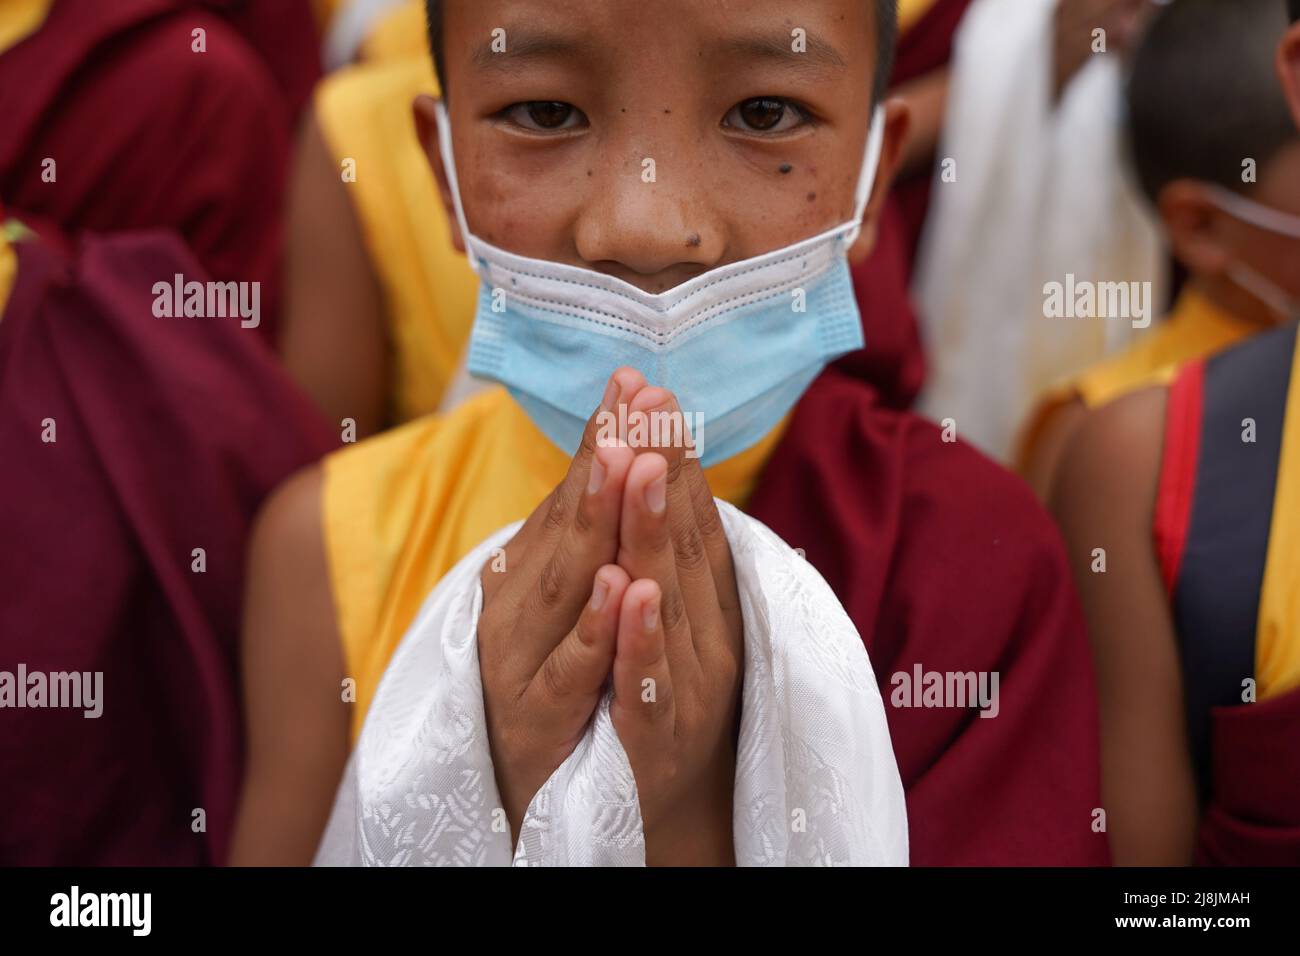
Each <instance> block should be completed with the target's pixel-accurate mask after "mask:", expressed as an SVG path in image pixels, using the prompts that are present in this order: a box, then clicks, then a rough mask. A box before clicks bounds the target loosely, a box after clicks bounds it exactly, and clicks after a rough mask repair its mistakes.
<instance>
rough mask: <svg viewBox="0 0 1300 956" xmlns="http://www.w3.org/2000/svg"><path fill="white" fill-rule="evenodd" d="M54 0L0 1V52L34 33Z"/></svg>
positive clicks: (43, 20)
mask: <svg viewBox="0 0 1300 956" xmlns="http://www.w3.org/2000/svg"><path fill="white" fill-rule="evenodd" d="M53 5H54V0H4V2H2V3H0V53H3V52H4V51H5V50H7V49H9V48H10V47H11V46H14V45H15V44H17V43H21V42H22V41H23V40H25V39H27V38H28V37H29V36H31V35H32V34H33V33H35V32H36V31H37V30H38V29H40V26H41V24H42V23H44V22H45V17H46V16H47V15H48V14H49V12H50V7H51V6H53Z"/></svg>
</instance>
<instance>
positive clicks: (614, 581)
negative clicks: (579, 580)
mask: <svg viewBox="0 0 1300 956" xmlns="http://www.w3.org/2000/svg"><path fill="white" fill-rule="evenodd" d="M630 583H631V580H630V579H629V578H628V576H627V572H626V571H624V570H623V569H622V568H620V567H619V566H618V565H616V564H607V565H605V566H604V567H602V568H601V569H600V570H599V571H597V572H596V576H595V579H594V581H593V583H592V588H591V595H590V597H589V598H588V600H587V603H586V605H584V606H583V609H582V613H581V614H580V615H579V616H578V623H577V625H576V626H575V627H574V629H573V630H571V631H570V632H569V633H568V635H567V636H566V637H565V638H564V640H562V641H561V642H560V644H559V646H558V647H556V648H555V650H554V651H552V652H551V655H550V656H549V657H547V658H546V660H545V662H543V664H542V666H541V669H540V670H538V672H537V676H536V677H534V678H533V680H532V682H531V683H530V684H529V685H528V688H527V690H525V692H524V694H525V697H526V698H528V699H529V701H530V703H527V704H525V708H526V710H527V712H528V713H533V714H551V715H554V716H555V717H556V718H558V719H560V720H562V721H564V722H565V723H566V724H567V725H575V724H576V723H577V722H578V721H582V720H585V719H586V718H587V717H590V716H591V712H592V710H593V709H594V708H595V706H596V699H597V696H598V695H599V693H600V690H601V688H602V687H603V686H604V684H605V679H606V678H608V677H609V674H610V669H611V668H612V667H613V666H614V649H615V646H616V644H617V641H618V622H619V610H620V608H621V607H622V606H623V594H624V592H626V591H627V586H628V585H629V584H630Z"/></svg>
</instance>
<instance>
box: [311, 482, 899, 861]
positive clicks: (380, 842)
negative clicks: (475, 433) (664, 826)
mask: <svg viewBox="0 0 1300 956" xmlns="http://www.w3.org/2000/svg"><path fill="white" fill-rule="evenodd" d="M718 508H719V510H720V511H721V514H722V519H723V524H724V526H725V528H726V532H727V538H728V540H729V542H730V544H731V550H732V556H733V560H734V563H735V568H736V579H737V584H738V587H739V592H740V600H741V609H742V615H743V619H744V630H745V638H744V641H745V643H744V673H743V684H742V707H741V727H740V741H739V751H738V755H737V766H736V787H735V811H734V837H735V848H736V860H737V863H739V864H741V865H752V866H762V865H826V864H845V865H892V866H905V865H906V864H907V816H906V810H905V806H904V799H903V787H902V783H901V781H900V779H899V775H898V767H897V765H896V764H895V761H894V754H893V750H892V747H891V745H890V740H889V731H888V727H887V726H886V723H885V712H884V705H883V703H882V701H881V697H880V692H879V689H878V687H877V684H876V678H875V675H874V673H873V672H872V669H871V664H870V662H869V661H868V659H867V652H866V649H865V648H864V646H863V644H862V640H861V639H860V638H859V636H858V633H857V631H856V630H855V629H854V627H853V624H852V622H851V621H850V620H849V618H848V615H847V614H846V613H845V612H844V609H843V608H842V607H841V606H840V604H839V601H838V600H837V599H836V598H835V595H834V594H833V593H832V591H831V589H830V587H829V586H828V585H827V584H826V582H825V581H824V580H822V578H821V576H820V575H819V574H818V573H817V572H816V571H815V570H814V569H813V568H812V566H811V565H810V564H808V563H807V562H806V561H805V560H804V559H803V558H802V557H800V556H799V555H798V554H796V553H795V552H794V551H792V550H791V549H790V548H789V547H788V546H787V545H786V544H785V543H784V542H783V541H782V540H781V539H780V538H778V537H777V536H776V535H775V534H773V533H772V532H771V531H770V530H768V529H767V528H766V527H764V526H763V525H762V524H760V523H759V522H757V521H755V520H754V519H752V518H749V517H747V516H745V515H743V514H741V513H740V512H739V511H737V510H736V509H734V508H732V507H731V506H730V505H728V504H726V503H725V502H722V501H719V502H718ZM518 527H519V525H513V526H511V527H508V528H504V529H502V530H501V531H499V532H497V533H496V534H494V535H492V536H491V537H490V538H488V539H487V540H486V541H484V542H483V543H482V544H481V545H480V546H479V547H478V548H477V549H475V551H474V552H472V553H471V554H469V555H468V556H467V557H465V559H464V560H462V561H461V562H460V563H459V564H458V565H457V566H456V567H455V568H454V569H452V571H451V572H450V573H449V574H448V575H447V576H446V577H445V578H444V579H443V580H442V581H441V582H440V583H439V584H438V586H437V587H436V588H435V589H434V590H433V592H432V593H430V595H429V597H428V598H427V599H426V601H425V603H424V605H423V607H422V608H421V610H420V612H419V614H418V615H417V617H416V619H415V622H414V623H413V624H412V625H411V627H410V629H409V630H408V631H407V633H406V635H405V636H404V637H403V639H402V642H401V644H400V645H399V646H398V648H397V651H396V652H395V653H394V655H393V658H392V661H391V662H390V663H389V666H388V669H387V671H386V672H385V673H384V676H383V678H382V679H381V681H380V684H379V688H378V690H377V692H376V695H375V699H374V702H373V703H372V705H371V708H370V711H369V713H368V714H367V716H366V721H365V725H364V727H363V729H362V732H361V736H360V739H359V740H358V742H357V746H356V748H355V750H354V751H353V754H352V757H351V759H350V760H349V761H348V766H347V770H346V772H345V774H344V778H343V782H342V785H341V786H340V788H339V791H338V796H337V798H336V801H335V805H334V809H333V813H332V815H331V818H330V821H329V824H328V826H327V828H326V831H325V835H324V837H323V838H322V840H321V844H320V847H319V849H318V850H317V855H316V864H317V865H326V866H329V865H336V866H338V865H341V866H399V865H461V866H475V865H498V866H506V865H510V864H511V863H512V862H513V863H514V864H515V865H528V866H550V865H598V866H638V865H644V863H645V845H644V836H643V833H642V825H641V815H640V811H639V809H638V803H637V793H636V784H635V781H634V779H633V775H632V769H631V767H630V765H629V764H628V760H627V755H626V754H625V752H624V750H623V747H622V745H621V744H620V743H619V739H618V735H617V733H616V732H615V730H614V726H613V723H612V722H611V720H610V715H609V698H608V696H607V697H606V698H605V700H604V701H603V702H602V703H601V704H600V705H599V706H598V708H597V711H596V714H595V715H594V718H593V720H592V722H591V724H590V725H589V726H588V728H587V732H586V734H585V736H584V737H583V738H582V740H581V742H580V743H579V744H578V746H577V749H575V750H574V752H573V754H572V755H571V756H570V757H569V758H568V759H567V760H566V761H565V762H564V763H563V764H562V765H561V766H560V767H559V769H557V770H556V771H555V773H554V774H553V775H552V776H551V778H550V779H549V780H548V781H547V782H546V783H545V785H544V786H543V787H542V789H541V790H540V791H539V792H538V793H537V795H536V796H535V797H534V798H533V801H532V803H531V804H530V805H529V807H528V810H527V813H526V816H525V819H524V822H523V826H522V832H521V836H520V840H519V843H518V846H515V847H512V846H511V840H510V833H509V827H508V826H507V825H505V818H504V814H503V812H502V811H501V810H500V809H499V808H500V806H501V800H500V797H499V795H498V792H497V785H496V780H495V777H494V775H493V768H492V760H491V755H490V752H489V747H488V738H487V730H486V724H485V721H484V714H483V689H482V684H481V681H480V676H479V666H478V642H477V637H476V630H477V624H478V616H479V610H480V608H481V604H482V589H481V587H480V585H479V572H480V570H481V568H482V567H483V565H484V564H485V563H486V561H487V560H488V559H489V557H490V556H491V554H492V549H493V548H496V547H499V546H502V545H504V544H505V542H506V541H508V540H509V539H510V537H511V536H512V535H513V534H514V532H515V531H516V529H517V528H518Z"/></svg>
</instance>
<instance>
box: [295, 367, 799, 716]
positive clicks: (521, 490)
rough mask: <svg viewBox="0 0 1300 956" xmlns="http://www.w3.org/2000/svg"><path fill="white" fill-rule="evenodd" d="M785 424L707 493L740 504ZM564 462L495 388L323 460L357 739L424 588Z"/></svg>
mask: <svg viewBox="0 0 1300 956" xmlns="http://www.w3.org/2000/svg"><path fill="white" fill-rule="evenodd" d="M783 428H784V426H782V427H779V428H777V429H775V430H774V431H773V432H772V434H770V435H769V436H768V437H767V438H765V439H764V440H763V441H762V442H760V443H759V444H758V445H756V446H755V447H753V448H751V449H750V450H749V451H746V452H743V453H741V454H740V455H737V456H736V457H734V458H732V459H730V460H729V461H725V462H721V463H720V464H717V465H715V466H713V467H711V468H709V469H708V470H707V471H706V472H705V474H706V476H707V478H708V482H709V486H710V488H712V489H713V493H714V494H715V495H716V496H718V497H719V498H723V499H724V500H726V501H730V502H731V503H733V504H736V505H738V506H740V505H743V504H744V502H745V501H746V500H747V499H748V497H749V494H750V492H751V490H752V488H753V484H754V482H755V481H756V480H757V476H758V473H759V471H760V470H761V468H762V466H763V464H764V463H765V462H766V460H767V458H768V456H769V455H770V454H771V452H772V449H773V448H775V446H776V443H777V441H778V440H779V438H780V435H781V433H782V431H783ZM569 461H570V457H569V456H568V455H566V454H564V453H563V452H562V451H561V450H560V449H558V448H557V447H556V446H554V445H553V444H551V443H550V441H549V440H548V439H547V438H546V437H545V436H544V435H543V434H542V433H541V432H540V431H538V430H537V428H536V426H534V425H533V423H532V421H531V420H530V419H529V418H528V416H527V414H526V413H525V412H524V411H523V409H522V408H520V407H519V405H518V404H517V403H516V402H515V401H514V399H512V398H511V397H510V395H509V393H507V392H506V390H505V389H504V388H500V387H497V388H493V389H491V390H489V391H487V392H484V393H482V394H480V395H477V396H475V397H474V398H472V399H469V400H467V401H466V402H465V403H464V404H463V405H460V406H459V407H457V408H456V409H455V410H454V411H453V412H451V413H449V414H447V415H439V416H427V417H425V418H422V419H420V420H418V421H415V422H411V423H410V424H407V425H404V426H402V427H400V428H396V429H393V430H392V431H389V432H385V433H384V434H382V435H377V436H375V437H374V438H369V439H367V440H366V441H363V442H361V443H359V444H357V445H355V446H353V447H351V448H347V449H344V450H342V451H338V452H335V453H334V454H332V455H330V456H329V457H328V458H326V459H325V462H324V466H323V467H324V485H323V490H322V495H321V498H322V523H323V527H324V530H325V552H326V557H327V561H328V565H329V572H330V585H331V589H332V591H333V594H334V610H335V619H336V620H337V622H338V628H339V636H340V639H341V641H342V644H343V652H344V659H345V661H346V665H347V676H348V677H351V678H353V679H355V680H356V689H357V701H356V703H357V706H356V710H355V712H354V717H353V724H352V728H353V734H354V735H355V734H356V733H357V732H359V731H360V729H361V723H362V721H363V720H364V717H365V713H366V710H367V709H368V707H369V705H370V701H371V699H372V697H373V696H374V691H375V687H376V685H377V684H378V682H379V678H380V675H381V674H382V673H383V671H384V668H385V667H386V666H387V664H388V659H389V657H391V656H392V653H393V651H394V650H395V649H396V647H397V643H398V641H400V640H401V637H402V635H403V634H404V633H405V631H406V629H407V627H409V626H410V623H411V621H412V620H414V618H415V614H416V612H417V611H418V610H419V607H420V605H421V604H422V603H423V602H424V599H425V598H426V597H427V596H428V594H429V592H430V591H432V590H433V588H434V586H435V585H436V584H437V583H438V582H439V581H440V580H441V579H442V577H443V576H444V575H445V574H446V573H447V572H448V571H450V570H451V568H452V567H453V566H454V565H455V564H456V562H457V561H459V560H460V559H461V558H462V557H464V556H465V555H466V554H468V553H469V552H470V551H471V550H472V549H473V548H474V547H475V546H476V545H477V544H479V542H481V541H482V540H483V539H484V538H486V537H487V536H488V535H489V534H491V533H492V532H494V531H496V530H498V529H499V528H501V527H503V526H505V525H507V524H510V523H511V522H513V521H519V520H522V519H523V518H526V517H528V515H529V514H531V513H532V511H533V509H534V508H536V507H537V506H538V505H539V504H540V503H541V502H542V500H543V499H544V498H545V497H546V496H547V495H548V494H550V492H551V489H553V488H554V487H555V486H556V485H558V484H559V483H560V481H561V480H562V479H563V478H564V475H565V472H566V471H567V470H568V467H569Z"/></svg>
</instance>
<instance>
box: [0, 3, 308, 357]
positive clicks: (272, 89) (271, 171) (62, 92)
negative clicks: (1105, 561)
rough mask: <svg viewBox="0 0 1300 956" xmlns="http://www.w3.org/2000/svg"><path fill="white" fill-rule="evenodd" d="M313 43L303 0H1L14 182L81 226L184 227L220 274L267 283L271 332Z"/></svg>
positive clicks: (2, 76)
mask: <svg viewBox="0 0 1300 956" xmlns="http://www.w3.org/2000/svg"><path fill="white" fill-rule="evenodd" d="M209 6H211V7H217V8H220V10H221V11H223V12H225V13H228V14H229V15H230V16H231V17H233V18H235V19H236V20H238V21H239V25H240V26H245V27H246V28H247V29H248V34H249V36H252V37H254V38H255V39H256V40H257V42H258V43H259V44H261V45H262V46H263V47H264V48H267V50H268V52H267V55H268V57H270V58H272V60H273V63H274V68H273V69H271V68H268V65H267V63H268V60H264V59H262V57H261V56H259V55H258V53H257V52H255V51H254V49H253V48H252V47H251V46H250V44H249V43H248V42H247V40H246V38H245V36H244V35H242V34H241V33H239V32H238V30H237V29H236V28H235V27H234V26H232V25H231V23H230V22H229V21H227V20H226V19H223V18H222V17H221V16H218V15H217V13H215V12H213V10H212V9H208V7H209ZM271 7H274V8H275V9H274V10H270V9H269V8H271ZM299 8H301V10H302V11H303V13H304V14H305V15H304V16H302V17H297V18H296V17H295V16H294V11H295V10H298V9H299ZM196 30H201V31H203V34H202V41H201V42H202V47H203V49H202V51H201V52H200V51H197V50H196V49H195V45H196V44H198V43H199V42H200V41H199V40H198V39H196V38H195V36H194V31H196ZM304 43H305V44H306V46H307V47H308V48H309V49H310V51H311V52H312V53H314V51H315V49H316V47H315V32H314V30H313V26H312V22H311V17H310V11H309V10H308V9H307V7H306V6H305V4H303V3H301V2H300V0H285V2H284V3H276V4H258V5H257V6H256V8H254V6H253V4H251V3H247V4H246V3H243V2H233V0H232V2H228V3H223V4H215V3H214V4H211V5H208V4H202V3H199V2H197V0H114V2H112V3H102V2H99V0H22V2H15V3H4V4H0V115H2V116H4V122H3V123H2V124H0V193H2V194H3V195H4V196H6V197H7V198H8V201H9V202H10V203H11V204H13V205H15V206H18V207H21V208H22V209H23V210H24V211H26V212H27V213H29V214H32V215H39V216H41V217H43V218H46V219H48V220H50V221H51V222H53V223H56V224H57V225H58V226H59V227H60V228H61V229H62V230H64V231H66V232H68V233H69V234H70V235H72V234H77V233H80V232H82V231H100V232H108V231H115V230H126V229H141V228H155V227H157V228H170V229H175V230H176V231H177V232H178V233H180V235H181V237H182V238H183V239H184V241H185V242H186V244H187V245H188V246H189V247H190V249H191V250H192V251H193V253H194V255H195V256H196V257H197V259H198V260H199V262H200V263H201V264H202V265H203V266H204V268H205V269H206V271H207V272H208V274H210V275H211V276H213V277H215V278H217V279H221V280H231V281H238V282H259V283H261V286H260V288H261V302H262V309H263V311H264V313H265V318H264V320H263V322H262V324H261V325H260V326H259V329H260V332H261V334H262V335H264V336H268V337H269V336H271V335H273V333H274V329H275V326H276V324H277V323H276V318H277V316H278V309H279V298H280V297H279V287H280V275H279V269H280V249H281V242H282V237H281V223H282V215H283V206H284V203H285V174H286V166H287V163H288V161H289V142H290V132H291V127H292V123H293V120H294V115H295V110H296V108H297V105H296V103H295V99H296V98H297V97H300V96H301V89H302V88H304V87H305V88H310V86H311V84H312V83H313V82H314V80H315V78H316V76H318V75H319V65H318V62H317V60H316V59H314V58H313V57H311V56H308V55H306V54H304V53H303V47H304ZM272 47H273V48H274V54H271V53H270V50H269V48H272ZM295 91H297V92H295ZM105 117H112V118H113V122H111V123H106V122H104V119H105Z"/></svg>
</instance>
